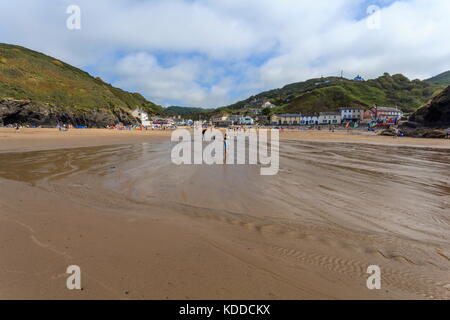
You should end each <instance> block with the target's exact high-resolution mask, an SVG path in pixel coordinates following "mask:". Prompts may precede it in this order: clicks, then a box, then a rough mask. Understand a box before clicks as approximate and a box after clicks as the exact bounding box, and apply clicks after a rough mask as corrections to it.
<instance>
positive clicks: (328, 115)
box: [319, 111, 342, 125]
mask: <svg viewBox="0 0 450 320" xmlns="http://www.w3.org/2000/svg"><path fill="white" fill-rule="evenodd" d="M341 122H342V117H341V113H340V112H339V111H333V112H321V113H320V115H319V124H336V125H337V124H341Z"/></svg>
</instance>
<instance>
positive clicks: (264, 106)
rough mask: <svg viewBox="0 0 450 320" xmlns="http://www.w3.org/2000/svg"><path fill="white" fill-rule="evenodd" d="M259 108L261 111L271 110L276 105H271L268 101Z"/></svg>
mask: <svg viewBox="0 0 450 320" xmlns="http://www.w3.org/2000/svg"><path fill="white" fill-rule="evenodd" d="M261 108H262V109H266V108H270V109H273V108H276V105H274V104H273V103H271V102H270V101H267V102H265V103H264V104H263V105H262V106H261Z"/></svg>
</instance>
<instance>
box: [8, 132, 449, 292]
mask: <svg viewBox="0 0 450 320" xmlns="http://www.w3.org/2000/svg"><path fill="white" fill-rule="evenodd" d="M4 130H7V129H2V130H0V136H2V134H3V135H11V133H10V132H7V133H5V132H4ZM31 130H32V129H30V131H28V132H29V137H28V138H25V139H24V138H15V137H8V138H4V139H2V138H0V143H1V146H0V150H1V152H0V190H1V193H0V229H1V231H0V299H17V298H23V299H32V298H37V299H108V298H112V299H449V298H450V272H449V271H450V228H449V226H450V215H449V208H450V148H446V146H448V142H447V141H443V143H442V142H439V143H438V144H439V145H438V146H437V147H438V148H427V147H426V145H427V144H425V145H421V143H425V142H420V143H418V146H420V147H412V146H408V147H405V146H399V145H388V142H387V140H385V139H388V140H389V141H392V140H394V139H392V138H386V137H365V136H356V135H352V137H353V139H360V140H359V141H358V142H359V143H356V144H348V143H340V142H339V141H336V139H341V138H340V136H341V135H345V134H346V133H339V134H338V135H333V136H331V135H329V134H328V135H327V133H321V134H320V135H317V137H316V141H306V140H308V139H312V138H311V136H309V137H308V136H307V135H308V134H310V135H311V134H312V133H303V132H301V133H284V134H283V135H282V137H283V139H282V142H281V149H280V156H281V159H280V160H281V163H280V167H281V169H280V173H279V174H278V175H277V176H266V177H264V176H260V175H259V167H258V166H249V165H241V166H205V165H202V166H180V167H178V166H175V165H173V164H171V161H170V150H171V147H172V144H171V143H170V142H169V141H168V139H169V135H168V134H167V133H158V134H154V135H153V134H152V133H148V132H147V133H145V132H126V133H125V132H121V133H114V132H111V133H105V132H104V131H101V132H97V133H96V134H95V137H98V136H99V133H101V134H102V135H105V137H102V138H97V140H95V141H94V136H91V135H93V134H92V131H80V132H79V133H77V132H75V131H74V133H71V132H68V133H69V135H71V134H73V135H74V134H79V135H82V136H83V137H81V138H79V139H77V138H73V137H70V136H69V135H66V136H63V138H58V136H56V137H55V131H48V133H46V134H48V136H47V140H44V141H39V142H37V141H38V140H39V139H38V138H35V137H36V136H39V135H40V134H42V131H37V132H38V133H34V136H33V133H32V131H31ZM122 133H123V134H125V135H127V134H128V136H127V138H117V137H118V136H119V135H120V134H122ZM12 134H14V133H12ZM25 134H26V131H23V132H21V133H20V134H17V136H19V135H22V136H24V135H25ZM56 134H60V133H59V132H56ZM63 134H65V133H63ZM289 135H290V136H289ZM31 136H33V138H31ZM69 137H70V138H69ZM355 137H359V138H355ZM13 139H15V143H12V142H11V141H13ZM21 139H22V140H21ZM33 139H36V140H33ZM122 139H123V140H122ZM140 139H142V140H140ZM328 139H329V140H331V141H334V142H327V141H328ZM367 139H369V140H370V141H366V143H362V142H363V140H367ZM371 139H374V140H376V141H372V140H371ZM377 139H379V140H377ZM5 140H8V142H5ZM395 140H396V141H400V142H401V143H405V142H404V141H406V140H403V139H398V140H397V139H395ZM20 141H22V142H20ZM32 141H35V143H33V142H32ZM346 141H348V139H347V140H346ZM384 141H386V143H385V142H384ZM415 141H416V143H417V140H415ZM432 141H435V140H430V143H434V142H432ZM88 142H89V144H87V145H83V143H88ZM427 142H428V141H427ZM21 143H22V144H21ZM406 143H409V142H406ZM445 143H447V144H445ZM7 144H9V145H7ZM397 144H399V143H398V142H397ZM75 146H76V147H75ZM82 146H84V147H82ZM69 147H72V148H71V149H67V148H69ZM21 148H23V149H24V150H27V152H11V151H17V150H20V149H21ZM61 148H66V149H61ZM39 149H45V150H39ZM50 149H51V150H50ZM31 150H35V151H31ZM72 264H75V265H79V266H80V267H81V271H82V286H83V290H82V291H76V292H74V291H69V290H67V289H66V278H67V276H68V275H67V274H65V271H66V268H67V266H69V265H72ZM370 265H379V266H380V267H381V271H382V290H375V291H371V290H368V289H367V287H366V280H367V277H368V276H369V275H368V274H366V270H367V267H368V266H370Z"/></svg>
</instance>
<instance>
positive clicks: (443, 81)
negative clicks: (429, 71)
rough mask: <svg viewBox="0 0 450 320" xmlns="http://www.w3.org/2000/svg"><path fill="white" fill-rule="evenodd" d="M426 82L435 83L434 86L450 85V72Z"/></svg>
mask: <svg viewBox="0 0 450 320" xmlns="http://www.w3.org/2000/svg"><path fill="white" fill-rule="evenodd" d="M425 81H428V82H431V83H434V84H440V85H446V86H447V85H450V71H447V72H444V73H441V74H439V75H437V76H435V77H432V78H430V79H427V80H425Z"/></svg>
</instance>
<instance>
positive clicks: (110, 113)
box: [0, 44, 162, 126]
mask: <svg viewBox="0 0 450 320" xmlns="http://www.w3.org/2000/svg"><path fill="white" fill-rule="evenodd" d="M0 101H1V102H0V103H1V105H0V106H1V107H2V108H1V110H2V111H1V112H0V123H1V122H2V120H3V122H4V124H8V123H11V122H14V121H16V122H21V123H30V124H54V123H55V122H60V121H61V122H66V121H67V122H72V123H73V124H77V125H92V126H96V125H99V126H103V125H106V124H114V123H117V122H120V121H122V122H125V123H135V122H136V119H134V118H133V117H132V116H131V111H132V110H134V109H136V108H141V109H145V110H146V111H148V112H150V113H152V114H154V113H161V112H162V108H161V107H160V106H157V105H155V104H154V103H152V102H149V101H147V100H146V99H145V98H144V97H143V96H141V95H140V94H138V93H130V92H126V91H124V90H121V89H118V88H115V87H113V86H111V85H110V84H107V83H105V82H103V81H102V80H101V79H100V78H94V77H92V76H90V75H89V74H88V73H86V72H84V71H82V70H80V69H77V68H75V67H73V66H71V65H69V64H66V63H64V62H62V61H60V60H57V59H55V58H52V57H49V56H47V55H44V54H42V53H39V52H36V51H32V50H29V49H26V48H23V47H19V46H15V45H9V44H0ZM18 105H22V107H20V108H19V107H17V106H18ZM5 119H6V121H5Z"/></svg>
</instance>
